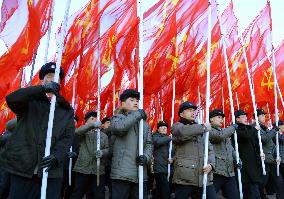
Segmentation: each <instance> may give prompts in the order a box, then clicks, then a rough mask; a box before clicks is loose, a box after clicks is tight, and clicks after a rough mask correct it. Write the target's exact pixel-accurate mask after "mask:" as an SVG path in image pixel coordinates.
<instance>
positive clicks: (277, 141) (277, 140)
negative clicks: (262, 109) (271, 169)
mask: <svg viewBox="0 0 284 199" xmlns="http://www.w3.org/2000/svg"><path fill="white" fill-rule="evenodd" d="M271 34H272V33H271ZM271 37H272V36H271ZM271 46H272V49H271V51H272V71H273V78H274V86H273V87H274V103H275V105H274V106H275V126H278V120H279V118H278V102H277V77H276V68H275V54H274V46H273V44H272V39H271ZM275 140H276V160H279V159H280V154H279V132H278V131H277V132H276V138H275ZM276 163H277V168H276V172H277V176H279V166H280V162H277V161H276Z"/></svg>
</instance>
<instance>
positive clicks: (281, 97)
mask: <svg viewBox="0 0 284 199" xmlns="http://www.w3.org/2000/svg"><path fill="white" fill-rule="evenodd" d="M276 84H277V90H278V93H279V96H280V100H281V103H282V107H283V108H284V100H283V96H282V93H281V90H280V88H279V84H278V82H277V80H276Z"/></svg>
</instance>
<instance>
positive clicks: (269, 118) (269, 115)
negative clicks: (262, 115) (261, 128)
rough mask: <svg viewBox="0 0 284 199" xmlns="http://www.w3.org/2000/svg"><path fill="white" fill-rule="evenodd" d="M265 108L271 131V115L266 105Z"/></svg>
mask: <svg viewBox="0 0 284 199" xmlns="http://www.w3.org/2000/svg"><path fill="white" fill-rule="evenodd" d="M266 108H267V113H268V120H269V129H272V120H271V114H270V110H269V105H268V103H266Z"/></svg>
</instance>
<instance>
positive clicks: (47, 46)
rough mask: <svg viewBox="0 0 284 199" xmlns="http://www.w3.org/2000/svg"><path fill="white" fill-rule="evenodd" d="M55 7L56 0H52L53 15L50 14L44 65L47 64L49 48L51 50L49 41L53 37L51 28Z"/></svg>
mask: <svg viewBox="0 0 284 199" xmlns="http://www.w3.org/2000/svg"><path fill="white" fill-rule="evenodd" d="M54 6H55V0H52V6H51V13H50V21H49V24H48V31H47V38H46V47H45V53H44V59H43V61H44V63H46V62H47V56H48V48H49V41H50V35H51V27H52V22H53V11H54Z"/></svg>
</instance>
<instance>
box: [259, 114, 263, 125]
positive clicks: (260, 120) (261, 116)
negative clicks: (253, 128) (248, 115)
mask: <svg viewBox="0 0 284 199" xmlns="http://www.w3.org/2000/svg"><path fill="white" fill-rule="evenodd" d="M258 121H259V123H261V124H263V125H265V115H264V114H261V115H259V116H258Z"/></svg>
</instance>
